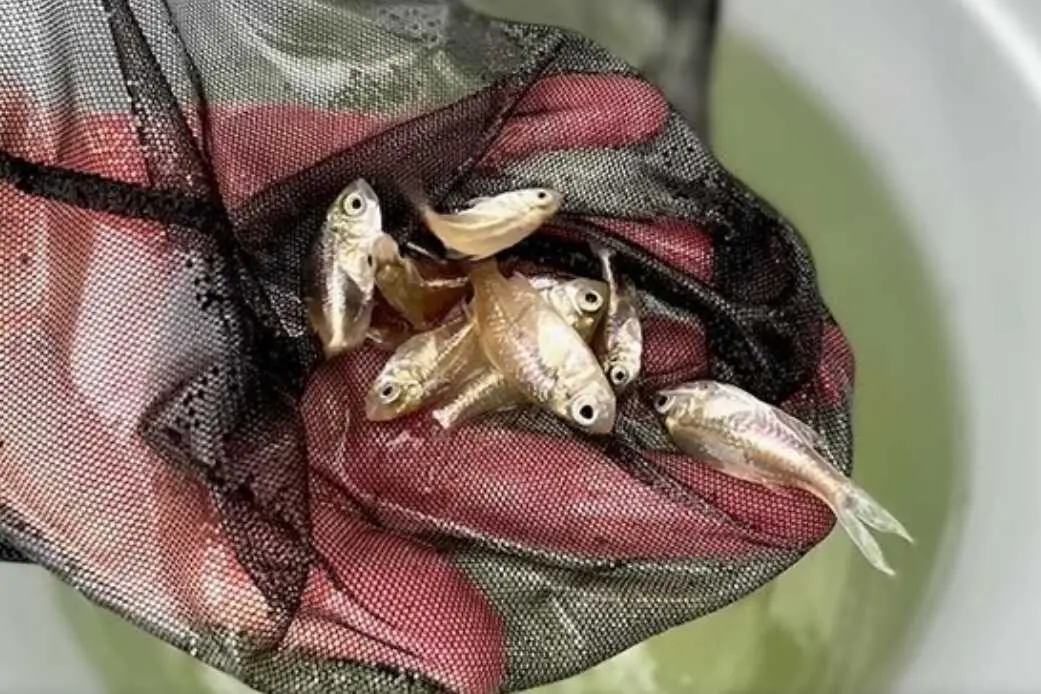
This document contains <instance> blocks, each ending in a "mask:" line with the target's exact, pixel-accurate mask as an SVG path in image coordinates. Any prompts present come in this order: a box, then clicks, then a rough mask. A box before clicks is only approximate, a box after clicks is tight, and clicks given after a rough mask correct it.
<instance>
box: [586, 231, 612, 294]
mask: <svg viewBox="0 0 1041 694" xmlns="http://www.w3.org/2000/svg"><path fill="white" fill-rule="evenodd" d="M589 248H590V249H591V250H592V251H593V254H594V255H596V257H597V260H599V261H600V267H601V268H602V270H601V272H602V273H603V277H604V282H607V283H608V284H609V285H611V287H612V288H614V286H615V278H614V268H612V267H611V262H612V260H613V259H614V251H612V250H611V249H610V248H607V247H606V246H601V245H600V244H599V243H597V242H596V241H590V242H589Z"/></svg>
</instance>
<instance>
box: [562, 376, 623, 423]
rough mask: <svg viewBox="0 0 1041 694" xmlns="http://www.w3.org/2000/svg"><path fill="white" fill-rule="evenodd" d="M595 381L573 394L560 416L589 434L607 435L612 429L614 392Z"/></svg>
mask: <svg viewBox="0 0 1041 694" xmlns="http://www.w3.org/2000/svg"><path fill="white" fill-rule="evenodd" d="M605 386H606V384H602V383H598V382H596V381H594V382H592V383H590V384H589V385H588V386H587V387H585V388H583V389H582V390H580V391H578V392H577V393H575V394H574V395H573V396H572V397H571V398H570V399H569V400H568V401H567V403H566V409H565V411H564V412H562V413H561V414H563V415H564V417H566V418H567V419H568V421H570V422H572V423H573V424H574V425H575V426H577V427H578V428H580V429H582V430H584V431H586V432H588V433H590V434H609V433H611V430H612V429H614V423H615V415H616V406H615V397H614V391H612V390H611V388H610V387H605Z"/></svg>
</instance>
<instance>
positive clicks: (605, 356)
mask: <svg viewBox="0 0 1041 694" xmlns="http://www.w3.org/2000/svg"><path fill="white" fill-rule="evenodd" d="M593 249H594V251H595V252H596V255H597V257H598V258H599V259H600V264H601V266H602V267H603V274H604V281H605V282H607V286H608V288H609V292H608V298H607V310H606V312H605V314H604V320H603V322H602V323H601V325H600V330H598V331H597V334H596V337H595V338H594V340H593V352H594V353H595V354H596V356H597V359H599V360H600V366H601V367H602V368H603V370H604V373H605V374H607V380H608V381H610V382H611V386H612V387H613V388H614V389H615V392H616V393H624V392H625V391H626V390H627V389H628V388H629V387H630V386H631V385H632V384H633V383H634V382H635V381H636V379H637V377H638V376H639V375H640V363H641V360H642V357H643V328H642V327H641V325H640V315H639V311H638V308H637V307H638V303H637V302H638V299H637V297H636V290H635V289H634V288H633V287H632V285H630V284H629V283H627V282H623V281H619V280H617V279H615V275H614V268H612V266H611V263H612V256H613V255H614V254H613V253H612V251H610V250H609V249H607V248H604V247H602V246H594V247H593Z"/></svg>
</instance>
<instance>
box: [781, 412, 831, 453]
mask: <svg viewBox="0 0 1041 694" xmlns="http://www.w3.org/2000/svg"><path fill="white" fill-rule="evenodd" d="M770 409H771V410H772V411H773V413H774V414H775V415H776V416H777V418H778V419H779V420H781V422H783V423H784V425H785V426H787V427H788V428H789V429H791V430H792V431H793V432H795V434H796V435H797V436H799V437H800V438H802V439H804V440H805V441H806V442H807V443H809V444H811V445H812V446H814V447H816V448H820V447H822V446H824V445H825V443H826V442H825V440H824V436H822V435H821V433H820V432H818V431H817V430H816V429H814V428H813V427H811V426H810V425H809V424H807V423H806V422H804V421H802V420H801V419H798V418H797V417H795V416H793V415H790V414H788V413H787V412H785V411H784V410H782V409H781V408H780V407H774V406H773V405H770Z"/></svg>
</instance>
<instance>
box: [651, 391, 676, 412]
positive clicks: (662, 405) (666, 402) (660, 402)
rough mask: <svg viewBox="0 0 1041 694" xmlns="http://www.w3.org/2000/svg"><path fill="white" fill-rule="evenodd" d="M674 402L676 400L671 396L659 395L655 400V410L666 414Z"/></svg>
mask: <svg viewBox="0 0 1041 694" xmlns="http://www.w3.org/2000/svg"><path fill="white" fill-rule="evenodd" d="M673 400H674V398H673V397H672V396H671V395H666V394H665V393H659V394H658V396H657V397H656V398H654V409H656V410H657V411H658V412H659V413H660V414H665V413H666V412H668V411H669V409H671V408H672V403H673Z"/></svg>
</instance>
